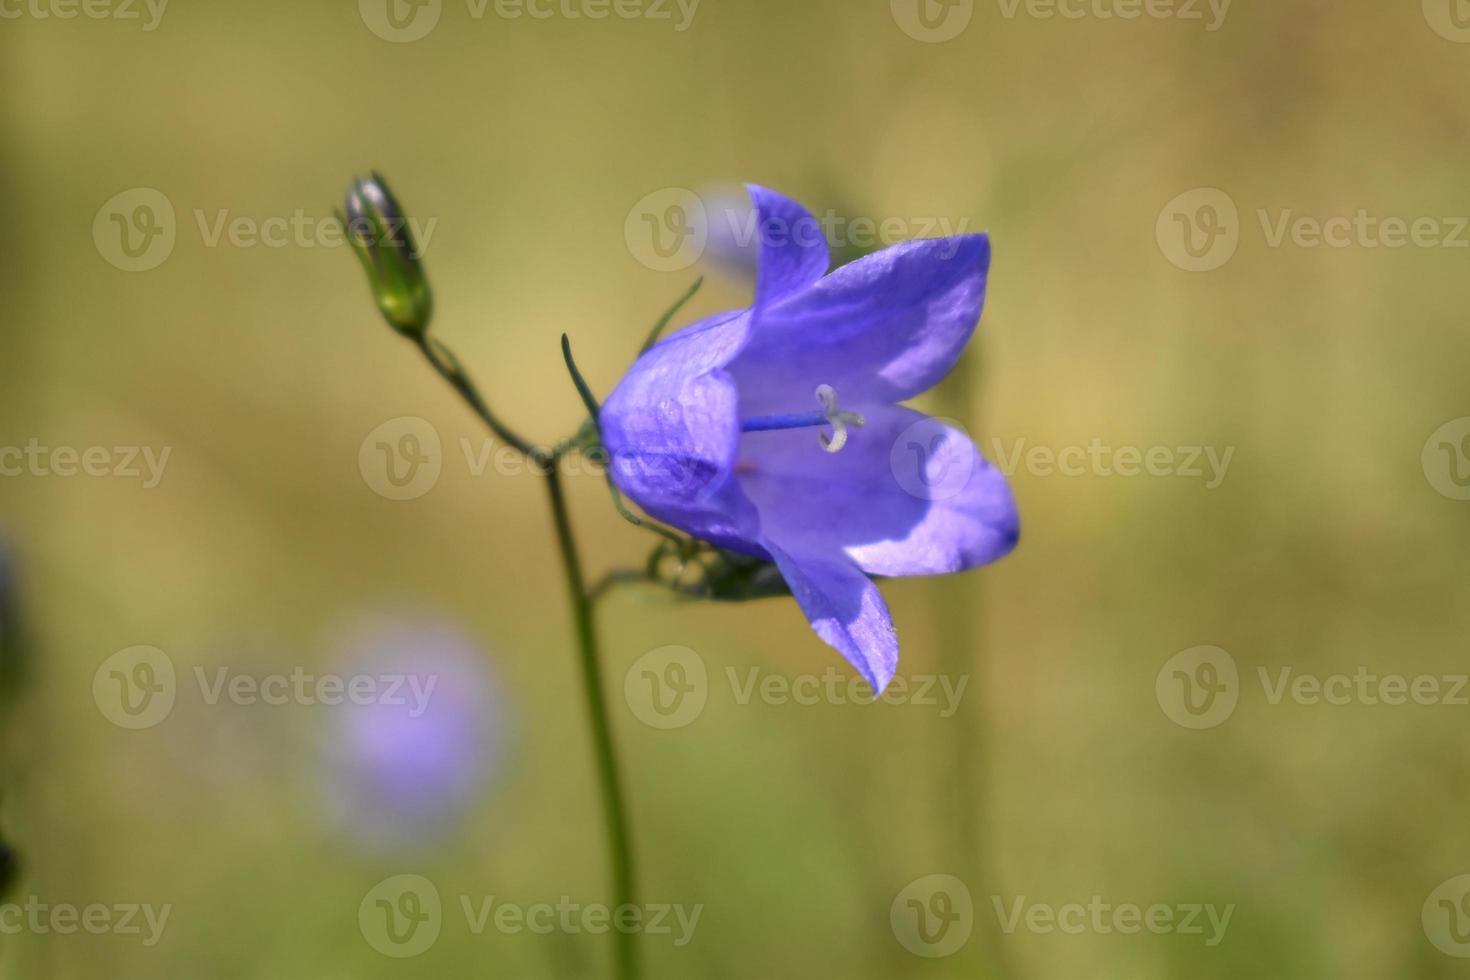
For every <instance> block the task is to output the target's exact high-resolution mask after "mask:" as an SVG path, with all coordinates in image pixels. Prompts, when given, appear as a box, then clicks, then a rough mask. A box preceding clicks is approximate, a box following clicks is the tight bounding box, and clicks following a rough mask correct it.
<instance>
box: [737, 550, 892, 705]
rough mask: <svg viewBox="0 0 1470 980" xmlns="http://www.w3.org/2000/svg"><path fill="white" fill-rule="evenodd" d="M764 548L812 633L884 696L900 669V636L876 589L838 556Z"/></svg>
mask: <svg viewBox="0 0 1470 980" xmlns="http://www.w3.org/2000/svg"><path fill="white" fill-rule="evenodd" d="M765 545H766V549H767V550H768V551H769V552H770V553H771V557H772V558H774V559H775V561H776V564H777V565H778V566H779V567H780V569H781V574H782V575H783V576H785V578H786V582H787V584H788V585H790V586H791V591H792V593H793V594H794V595H795V596H796V601H797V604H798V605H800V606H801V611H802V612H804V613H805V614H806V618H807V619H808V620H809V621H810V622H811V624H812V629H814V630H816V631H817V635H818V636H820V637H821V638H822V639H823V640H826V641H827V643H828V644H829V645H831V646H832V647H834V648H835V649H836V650H837V652H838V653H840V654H842V656H844V657H845V658H847V661H848V662H849V663H850V664H852V665H853V667H855V668H857V672H858V673H859V674H862V675H863V679H864V680H866V681H867V682H868V686H869V687H871V688H872V689H873V692H874V693H875V694H882V693H883V689H884V688H886V687H887V686H888V682H889V681H891V680H893V673H894V671H895V670H896V669H897V667H898V634H897V633H895V632H894V630H893V618H892V617H891V616H890V615H889V614H888V604H887V603H885V602H884V601H883V595H882V593H880V592H879V591H878V587H877V586H876V585H874V584H873V583H872V581H870V580H869V579H868V577H867V576H866V575H864V574H863V573H862V570H861V569H859V568H858V567H857V565H855V564H853V562H852V560H851V559H849V558H847V557H845V556H844V555H842V554H841V553H840V552H838V553H835V554H826V555H824V554H820V553H814V552H808V551H805V550H797V549H792V550H788V549H787V548H785V547H783V546H781V545H778V544H776V543H775V542H773V541H772V540H771V539H770V538H769V537H768V538H766V540H765Z"/></svg>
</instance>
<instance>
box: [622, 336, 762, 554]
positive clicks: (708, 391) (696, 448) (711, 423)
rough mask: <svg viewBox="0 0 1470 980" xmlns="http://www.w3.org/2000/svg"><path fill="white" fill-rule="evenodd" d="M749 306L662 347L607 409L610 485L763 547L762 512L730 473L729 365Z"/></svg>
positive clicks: (692, 526)
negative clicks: (725, 367)
mask: <svg viewBox="0 0 1470 980" xmlns="http://www.w3.org/2000/svg"><path fill="white" fill-rule="evenodd" d="M749 324H750V317H749V316H748V314H747V313H745V312H744V311H741V312H736V313H722V314H719V315H717V316H713V317H710V318H709V319H707V320H703V321H700V322H699V323H696V324H694V325H693V326H691V327H688V328H687V329H685V330H681V331H680V332H679V333H677V334H674V335H673V336H672V337H670V338H668V339H667V340H664V341H662V342H661V343H659V344H657V345H655V346H654V347H653V348H652V349H651V350H649V351H648V352H647V353H646V354H644V355H643V356H642V357H640V358H639V359H638V360H637V361H636V362H635V363H634V365H633V367H632V368H630V369H629V371H628V373H627V374H626V375H625V376H624V377H623V380H622V381H620V382H618V386H617V387H616V388H614V389H613V392H612V394H610V395H609V396H608V398H607V401H606V403H605V404H604V405H603V406H602V411H601V414H600V417H599V423H600V426H601V429H602V441H603V445H604V446H605V447H606V448H607V451H608V453H609V455H610V456H611V463H610V465H611V469H610V474H611V476H612V480H613V483H615V484H616V485H617V486H618V488H619V489H620V490H622V491H623V493H625V494H627V495H628V496H629V497H631V498H632V499H633V500H634V501H635V502H636V503H637V504H638V506H640V507H642V508H643V509H644V510H645V511H646V512H647V513H648V514H649V516H651V517H653V518H655V519H656V520H660V521H663V522H665V523H667V524H672V525H674V526H676V527H680V528H683V529H684V530H686V531H688V532H689V533H691V534H694V535H696V536H698V537H701V538H705V539H707V540H709V541H713V542H715V543H717V544H721V545H724V546H725V547H729V548H734V549H736V550H740V551H745V552H748V553H753V554H760V553H761V551H760V547H759V545H758V544H756V542H755V536H756V535H757V534H758V531H759V528H758V521H757V518H756V514H755V510H754V508H753V507H752V506H751V505H750V502H749V501H748V500H746V499H745V495H744V492H743V491H742V490H741V489H740V486H739V484H738V483H737V482H736V481H735V480H734V479H733V477H732V472H733V470H734V464H735V458H736V453H737V449H738V446H739V442H740V400H739V395H738V393H737V391H736V388H735V383H734V381H733V380H732V379H731V378H730V376H729V375H728V374H727V373H726V372H725V371H724V370H722V368H723V365H724V364H725V363H726V362H727V361H729V360H730V358H731V357H733V356H734V355H735V353H736V352H737V351H738V350H739V349H740V345H741V344H742V343H744V341H745V336H746V333H747V331H748V329H749Z"/></svg>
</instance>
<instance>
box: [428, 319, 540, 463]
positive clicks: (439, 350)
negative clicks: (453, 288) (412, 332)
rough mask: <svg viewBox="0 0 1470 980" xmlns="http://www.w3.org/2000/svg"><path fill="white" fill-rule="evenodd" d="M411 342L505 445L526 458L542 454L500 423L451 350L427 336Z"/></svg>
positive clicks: (508, 427)
mask: <svg viewBox="0 0 1470 980" xmlns="http://www.w3.org/2000/svg"><path fill="white" fill-rule="evenodd" d="M413 342H414V345H415V346H416V347H418V349H419V351H420V352H421V353H422V354H423V355H424V357H425V358H427V359H428V361H429V363H430V364H431V365H433V367H434V370H435V371H438V372H439V374H440V375H441V376H442V377H443V378H444V380H445V381H448V382H449V383H450V385H452V386H453V388H454V390H455V391H457V392H459V394H460V397H461V398H463V399H464V400H465V401H466V402H468V403H469V406H470V408H472V409H474V410H475V414H476V415H478V416H480V418H481V419H483V420H484V422H485V424H486V425H488V426H489V427H490V431H491V432H493V433H495V434H496V435H497V436H499V437H500V438H501V440H502V441H503V442H505V443H506V444H507V445H510V446H513V447H515V448H516V449H518V450H520V451H521V452H522V453H523V454H525V455H527V456H531V457H535V456H537V455H538V454H539V455H542V456H544V455H545V451H544V450H538V449H537V448H536V447H535V446H533V445H531V443H529V442H528V441H526V440H525V439H523V438H521V437H520V436H519V435H517V434H516V433H515V432H514V431H512V429H511V428H510V426H508V425H506V424H505V423H504V422H502V421H500V419H499V418H497V417H496V415H495V413H494V412H492V411H490V406H489V405H487V404H485V399H484V398H483V397H482V396H481V395H480V389H479V388H477V387H475V383H474V382H473V381H471V380H470V376H469V374H468V373H467V372H466V371H465V369H464V367H463V366H462V365H461V364H460V363H459V358H457V357H455V356H454V352H453V351H451V350H450V349H449V348H448V347H445V346H444V345H443V344H441V343H440V342H439V341H437V340H433V339H431V338H429V337H428V336H427V335H422V336H418V337H414V338H413Z"/></svg>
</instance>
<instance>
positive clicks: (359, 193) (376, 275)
mask: <svg viewBox="0 0 1470 980" xmlns="http://www.w3.org/2000/svg"><path fill="white" fill-rule="evenodd" d="M342 223H343V225H344V226H345V227H346V229H347V241H348V243H349V244H351V246H352V250H353V251H354V252H356V253H357V257H358V258H359V259H360V260H362V267H363V269H364V270H365V271H366V272H367V277H368V284H369V285H370V286H371V287H372V290H373V299H375V300H376V301H377V303H378V309H379V310H381V311H382V313H383V318H384V319H386V320H387V321H388V325H389V326H391V327H392V328H393V329H394V330H397V331H398V332H399V333H401V334H404V335H406V336H410V337H422V336H423V335H424V334H425V333H427V332H428V330H429V320H430V318H431V317H432V316H433V313H434V295H433V293H432V292H430V290H429V280H428V279H427V278H426V277H425V276H424V268H423V265H422V263H421V262H420V259H419V252H418V248H417V246H416V245H415V244H414V241H413V235H412V234H411V233H410V231H409V227H408V220H407V219H406V218H405V217H404V216H403V209H402V208H400V207H399V206H398V201H397V200H396V199H394V197H393V192H392V191H390V190H388V184H387V182H386V181H384V180H383V178H382V177H381V176H379V175H378V174H377V173H374V174H373V175H372V177H371V178H369V179H367V180H362V179H358V180H356V181H353V184H352V187H351V188H349V189H348V191H347V214H346V216H345V217H344V218H343V219H342Z"/></svg>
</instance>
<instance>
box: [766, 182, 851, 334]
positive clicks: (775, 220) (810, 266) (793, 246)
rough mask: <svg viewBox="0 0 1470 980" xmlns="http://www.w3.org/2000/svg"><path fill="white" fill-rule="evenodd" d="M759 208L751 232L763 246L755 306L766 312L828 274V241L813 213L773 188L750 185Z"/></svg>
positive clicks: (830, 263) (829, 264)
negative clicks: (775, 304)
mask: <svg viewBox="0 0 1470 980" xmlns="http://www.w3.org/2000/svg"><path fill="white" fill-rule="evenodd" d="M746 190H748V191H750V203H751V205H752V206H753V207H754V208H755V220H754V222H753V223H752V226H751V230H752V231H754V233H755V235H756V236H757V240H758V241H759V243H760V260H759V263H758V265H757V268H756V280H755V306H756V308H757V309H764V308H765V307H767V306H770V305H771V304H772V303H776V302H779V301H781V300H783V299H786V298H787V297H788V296H792V295H794V294H796V293H799V292H800V291H801V290H803V289H805V288H806V287H808V286H810V285H812V284H813V283H815V282H816V281H817V280H819V279H821V278H822V277H823V276H824V275H826V274H827V270H828V269H829V268H831V267H832V258H831V256H830V255H829V254H828V253H827V238H826V235H825V234H823V232H822V226H821V225H820V224H819V223H818V222H817V219H816V218H814V217H812V214H811V212H810V211H808V210H807V209H806V208H804V207H802V206H801V205H800V204H797V203H796V202H795V201H793V200H791V198H789V197H783V196H782V195H780V194H777V193H776V192H775V191H773V190H770V189H769V188H765V187H761V186H759V185H758V184H747V185H746Z"/></svg>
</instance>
